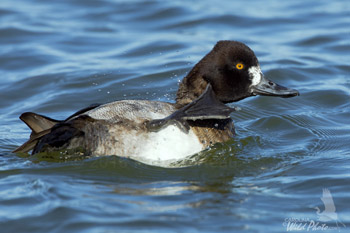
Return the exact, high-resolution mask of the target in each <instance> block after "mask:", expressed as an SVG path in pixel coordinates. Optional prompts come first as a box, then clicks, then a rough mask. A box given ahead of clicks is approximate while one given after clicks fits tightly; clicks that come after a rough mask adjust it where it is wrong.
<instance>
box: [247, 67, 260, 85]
mask: <svg viewBox="0 0 350 233" xmlns="http://www.w3.org/2000/svg"><path fill="white" fill-rule="evenodd" d="M248 73H249V76H250V77H251V79H252V85H251V86H255V85H257V84H259V83H260V81H261V75H262V72H261V69H260V66H252V67H250V68H249V69H248Z"/></svg>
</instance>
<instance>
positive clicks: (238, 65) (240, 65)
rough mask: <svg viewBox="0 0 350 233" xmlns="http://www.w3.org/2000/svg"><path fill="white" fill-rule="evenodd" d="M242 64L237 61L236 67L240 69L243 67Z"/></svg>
mask: <svg viewBox="0 0 350 233" xmlns="http://www.w3.org/2000/svg"><path fill="white" fill-rule="evenodd" d="M243 67H244V65H243V64H242V63H237V65H236V68H237V69H239V70H241V69H243Z"/></svg>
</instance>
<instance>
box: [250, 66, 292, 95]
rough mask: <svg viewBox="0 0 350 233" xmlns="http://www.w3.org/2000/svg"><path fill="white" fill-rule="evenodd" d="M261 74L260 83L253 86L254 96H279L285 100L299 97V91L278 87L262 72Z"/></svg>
mask: <svg viewBox="0 0 350 233" xmlns="http://www.w3.org/2000/svg"><path fill="white" fill-rule="evenodd" d="M259 73H260V74H259V75H260V77H259V79H258V82H257V83H256V84H255V85H252V86H251V93H252V95H265V96H278V97H284V98H288V97H293V96H298V95H299V92H298V91H297V90H294V89H289V88H287V87H284V86H281V85H278V84H277V83H274V82H272V81H270V80H268V79H267V78H265V77H264V75H263V74H262V73H261V72H259ZM255 80H257V79H255Z"/></svg>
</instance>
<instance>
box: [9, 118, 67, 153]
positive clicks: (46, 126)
mask: <svg viewBox="0 0 350 233" xmlns="http://www.w3.org/2000/svg"><path fill="white" fill-rule="evenodd" d="M19 118H20V119H21V120H22V121H23V122H24V123H26V125H27V126H28V127H29V128H30V129H31V130H32V133H31V134H30V138H29V140H28V141H26V142H25V143H24V144H23V145H21V146H20V147H18V148H17V149H16V150H14V151H13V152H14V153H17V152H23V153H26V152H28V151H30V150H32V149H33V148H34V146H35V144H36V143H37V140H38V139H39V138H41V137H42V136H44V135H46V134H48V133H49V132H50V130H51V128H52V127H53V126H54V125H56V124H57V123H60V122H61V121H58V120H55V119H52V118H49V117H46V116H43V115H40V114H36V113H33V112H25V113H23V114H22V115H21V116H20V117H19Z"/></svg>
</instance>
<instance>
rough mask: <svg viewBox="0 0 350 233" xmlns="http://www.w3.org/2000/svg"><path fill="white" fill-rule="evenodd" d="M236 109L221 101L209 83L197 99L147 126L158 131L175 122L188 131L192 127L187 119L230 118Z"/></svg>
mask: <svg viewBox="0 0 350 233" xmlns="http://www.w3.org/2000/svg"><path fill="white" fill-rule="evenodd" d="M235 110H236V109H235V108H230V107H228V106H226V105H225V104H223V103H222V102H220V101H219V100H218V99H217V98H216V95H215V93H214V91H213V88H212V86H211V85H210V84H208V85H207V88H206V90H205V91H204V92H203V94H202V95H200V96H199V97H198V98H197V99H196V100H194V101H193V102H191V103H189V104H187V105H186V106H184V107H182V108H180V109H179V110H177V111H175V112H174V113H173V114H171V115H170V116H168V117H166V118H163V119H156V120H152V121H150V122H149V123H148V125H147V127H148V129H149V130H150V131H158V130H160V129H161V128H163V127H165V126H167V125H169V124H173V123H174V124H176V125H177V126H178V127H179V128H181V129H182V130H184V131H185V132H188V130H189V128H190V127H189V125H188V123H187V120H192V121H195V120H206V119H228V118H230V113H231V112H233V111H235Z"/></svg>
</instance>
